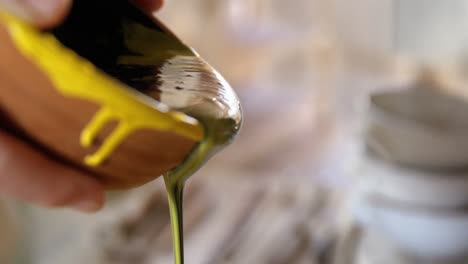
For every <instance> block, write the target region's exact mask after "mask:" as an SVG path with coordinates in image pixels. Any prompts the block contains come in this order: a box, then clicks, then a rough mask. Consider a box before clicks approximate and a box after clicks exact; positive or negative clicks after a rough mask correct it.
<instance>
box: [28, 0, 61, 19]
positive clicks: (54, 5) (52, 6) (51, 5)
mask: <svg viewBox="0 0 468 264" xmlns="http://www.w3.org/2000/svg"><path fill="white" fill-rule="evenodd" d="M22 5H24V8H27V10H26V11H27V12H28V13H29V14H30V15H31V19H34V20H38V19H39V20H41V19H48V18H50V17H53V16H55V14H56V13H57V11H58V10H59V8H60V7H61V6H62V1H61V0H54V1H52V0H23V1H22Z"/></svg>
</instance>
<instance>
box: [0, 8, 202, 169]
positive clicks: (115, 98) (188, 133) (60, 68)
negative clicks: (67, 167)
mask: <svg viewBox="0 0 468 264" xmlns="http://www.w3.org/2000/svg"><path fill="white" fill-rule="evenodd" d="M0 21H1V22H3V23H4V24H5V25H6V27H7V29H8V30H9V33H10V34H11V37H12V39H13V41H14V42H15V44H16V46H17V48H18V49H19V50H20V51H21V52H22V53H23V55H24V56H26V57H27V58H29V59H30V60H31V61H32V62H34V63H35V64H36V65H37V66H38V67H39V68H40V69H42V71H44V72H45V73H46V75H47V76H48V77H49V78H50V80H52V82H53V84H54V86H55V87H56V89H57V90H58V92H60V93H61V94H62V95H64V96H70V97H76V98H80V99H84V100H88V101H92V102H94V103H97V104H98V105H100V106H101V108H100V110H99V111H98V112H97V113H96V114H95V116H94V117H93V119H92V120H91V121H90V122H89V123H88V124H87V126H86V127H85V128H84V129H83V131H82V132H81V139H80V143H81V145H82V146H83V147H89V146H91V144H92V143H93V141H94V139H95V138H96V136H97V135H98V134H99V131H100V130H101V129H102V128H103V127H104V126H105V125H106V124H107V123H108V122H110V121H112V120H117V121H118V122H119V123H118V126H117V128H116V129H115V130H114V131H113V132H112V133H111V134H110V135H109V136H108V138H106V140H105V141H104V142H103V144H102V145H101V146H100V148H99V149H98V150H97V151H96V152H95V153H94V154H91V155H88V156H87V157H85V163H86V164H87V165H89V166H98V165H99V164H101V163H102V162H103V161H104V160H105V159H106V158H108V157H109V156H110V155H112V152H113V151H114V150H115V148H116V147H117V146H118V145H119V144H120V143H122V142H123V141H124V140H125V138H126V137H127V136H128V135H129V134H131V133H133V132H135V131H136V130H139V129H144V128H149V129H154V130H165V131H171V132H174V133H176V134H178V135H180V136H183V137H186V138H189V139H192V140H195V141H200V140H202V139H203V135H204V131H203V127H202V126H201V124H200V123H199V122H198V121H197V120H195V119H193V118H191V117H189V116H187V115H185V114H183V113H181V112H175V111H170V110H169V109H168V108H167V107H165V106H164V105H161V104H158V103H156V102H153V101H152V100H150V99H148V98H145V97H143V96H142V95H140V94H139V93H138V92H136V91H133V90H131V89H129V88H128V87H125V86H124V85H123V84H121V83H120V82H118V81H117V80H114V79H113V78H111V77H108V76H107V75H105V74H103V73H101V72H100V70H99V69H97V68H96V67H95V66H94V65H93V64H91V63H90V62H88V61H86V60H85V59H83V58H81V57H80V56H78V55H77V54H75V53H74V52H73V51H72V50H69V49H67V48H66V47H64V46H63V45H62V44H61V43H60V42H59V41H58V40H57V39H56V38H55V37H54V36H53V35H51V34H48V33H42V32H39V31H38V30H36V29H35V28H34V27H32V26H30V25H28V24H26V23H24V22H22V21H20V20H18V19H16V18H14V17H12V16H10V15H7V14H4V13H0Z"/></svg>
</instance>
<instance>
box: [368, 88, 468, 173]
mask: <svg viewBox="0 0 468 264" xmlns="http://www.w3.org/2000/svg"><path fill="white" fill-rule="evenodd" d="M369 113H370V114H369V116H368V125H367V126H368V129H367V131H368V132H367V135H366V141H367V144H368V145H369V146H370V147H371V148H372V150H373V151H375V152H377V153H378V154H380V156H382V157H383V158H385V159H386V160H387V161H389V162H395V163H400V164H404V165H408V166H412V167H418V168H426V169H450V170H460V169H466V168H468V103H467V102H465V101H464V100H462V99H460V98H456V97H454V96H449V95H445V94H443V93H442V92H438V91H434V90H430V89H412V90H409V91H402V92H394V93H381V94H376V95H373V96H372V97H371V102H370V110H369Z"/></svg>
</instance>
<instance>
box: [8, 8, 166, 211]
mask: <svg viewBox="0 0 468 264" xmlns="http://www.w3.org/2000/svg"><path fill="white" fill-rule="evenodd" d="M76 1H79V0H76ZM97 1H99V0H97ZM133 1H134V2H135V3H137V4H138V5H140V6H141V7H142V8H144V9H146V10H149V11H153V10H156V9H158V8H160V6H161V5H162V0H133ZM70 5H71V0H0V10H1V9H4V10H7V11H9V12H11V13H13V14H15V15H17V16H19V17H21V18H22V19H25V20H26V21H29V22H31V23H34V24H35V25H37V26H39V27H43V28H44V27H51V26H54V25H56V24H57V23H60V21H61V20H62V19H63V18H64V17H65V16H66V14H67V12H68V9H69V7H70ZM0 44H1V42H0ZM0 85H2V80H1V79H0ZM0 196H9V197H13V198H16V199H20V200H23V201H27V202H31V203H35V204H38V205H42V206H46V207H70V208H75V209H77V210H80V211H84V212H95V211H98V210H99V209H100V208H101V207H102V206H103V203H104V187H103V186H102V184H101V183H100V182H99V181H98V180H96V179H95V178H93V177H92V176H91V175H87V174H86V173H84V172H82V171H79V170H77V169H75V168H72V167H68V166H66V165H64V164H62V163H59V162H57V161H55V160H53V159H52V158H49V157H46V156H45V155H43V154H42V153H41V152H39V151H37V150H36V149H34V148H33V147H31V146H30V145H29V144H28V143H27V142H23V141H21V140H19V139H17V138H16V137H14V136H11V135H9V134H8V133H5V132H2V131H0Z"/></svg>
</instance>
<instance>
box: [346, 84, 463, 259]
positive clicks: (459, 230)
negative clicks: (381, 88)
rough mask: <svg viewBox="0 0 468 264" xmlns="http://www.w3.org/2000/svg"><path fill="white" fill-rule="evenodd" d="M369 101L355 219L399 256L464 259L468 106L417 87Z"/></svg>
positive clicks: (436, 91)
mask: <svg viewBox="0 0 468 264" xmlns="http://www.w3.org/2000/svg"><path fill="white" fill-rule="evenodd" d="M370 106H371V107H370V111H369V113H370V114H369V118H368V123H367V134H366V145H367V153H366V158H365V159H364V161H365V162H363V167H362V171H360V173H361V176H362V179H361V181H360V183H361V184H360V189H359V195H358V197H359V199H358V203H357V204H356V207H355V209H356V210H355V214H356V216H357V219H358V220H359V221H360V223H361V224H363V225H364V227H365V228H372V229H374V231H377V232H379V233H380V234H382V235H383V237H385V238H386V239H389V240H391V241H392V242H394V243H395V244H396V245H397V246H398V247H399V248H400V249H401V250H402V251H403V252H405V253H408V254H411V255H414V256H417V257H422V258H424V259H439V260H440V259H455V258H460V257H463V256H468V169H467V168H468V103H466V102H465V101H463V100H462V99H459V98H456V97H452V96H450V95H447V94H444V93H442V92H440V91H438V90H431V89H420V88H416V89H411V90H406V91H400V92H394V93H381V94H375V95H373V96H372V97H371V103H370Z"/></svg>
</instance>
